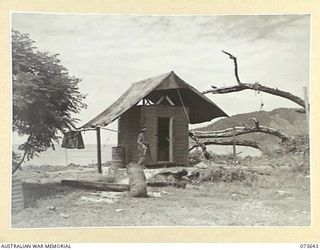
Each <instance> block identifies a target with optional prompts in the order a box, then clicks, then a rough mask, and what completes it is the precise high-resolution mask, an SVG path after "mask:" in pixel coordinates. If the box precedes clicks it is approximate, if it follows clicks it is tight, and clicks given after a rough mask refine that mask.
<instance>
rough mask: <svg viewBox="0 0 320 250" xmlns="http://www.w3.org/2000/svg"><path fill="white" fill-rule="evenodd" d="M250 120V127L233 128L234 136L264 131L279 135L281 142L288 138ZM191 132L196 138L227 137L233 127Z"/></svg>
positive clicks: (275, 130) (230, 134) (229, 135)
mask: <svg viewBox="0 0 320 250" xmlns="http://www.w3.org/2000/svg"><path fill="white" fill-rule="evenodd" d="M252 120H254V126H252V127H248V126H241V127H240V126H239V127H235V128H234V129H235V130H234V133H235V136H239V135H244V134H250V133H265V134H270V135H274V136H277V137H279V138H280V139H281V141H282V142H285V141H287V140H289V139H290V137H289V136H287V135H286V134H284V133H282V132H280V131H279V130H277V129H274V128H270V127H266V126H261V125H260V124H259V121H258V120H257V119H255V118H252ZM192 132H193V134H194V135H195V136H196V137H197V138H198V139H204V138H227V137H232V136H233V128H227V129H224V130H218V131H192Z"/></svg>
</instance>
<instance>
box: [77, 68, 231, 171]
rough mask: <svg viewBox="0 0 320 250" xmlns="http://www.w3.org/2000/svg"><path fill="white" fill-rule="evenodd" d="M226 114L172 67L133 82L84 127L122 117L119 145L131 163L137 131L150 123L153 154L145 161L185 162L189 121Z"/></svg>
mask: <svg viewBox="0 0 320 250" xmlns="http://www.w3.org/2000/svg"><path fill="white" fill-rule="evenodd" d="M223 116H227V114H226V113H225V112H223V111H222V110H221V109H220V108H219V107H218V106H217V105H216V104H214V103H213V102H212V101H211V100H210V99H208V98H207V97H206V96H204V95H203V94H201V93H200V92H199V91H198V90H196V89H195V88H193V87H192V86H191V85H189V84H188V83H186V82H185V81H183V80H182V79H181V78H179V77H178V76H177V75H176V74H175V73H174V72H173V71H172V72H170V73H167V74H163V75H160V76H157V77H153V78H148V79H146V80H143V81H140V82H136V83H133V84H132V85H131V87H130V88H129V89H128V90H127V91H126V92H125V93H124V94H123V95H122V96H121V97H120V98H119V99H118V100H116V101H115V102H114V103H113V104H112V105H111V106H110V107H108V108H107V109H106V110H104V111H103V112H102V113H101V114H99V115H98V116H96V117H95V118H93V119H92V120H91V121H89V122H88V123H86V124H85V125H84V126H82V128H83V129H89V128H99V127H104V126H107V125H108V124H110V123H111V122H113V121H115V120H116V119H118V145H119V146H121V147H123V149H124V152H125V154H124V155H125V159H124V162H125V163H129V162H131V161H138V158H139V157H138V150H137V135H138V134H139V132H140V130H141V128H142V127H147V129H148V130H147V131H146V138H147V140H148V143H149V145H150V154H149V157H147V159H146V161H145V165H146V166H163V165H166V166H170V165H180V166H181V165H186V164H187V163H188V141H189V140H188V125H189V124H195V123H202V122H206V121H210V120H212V119H214V118H217V117H223ZM97 132H99V130H97ZM99 133H100V132H99ZM98 137H99V136H98ZM99 140H100V139H99V138H98V141H99ZM98 157H99V155H98ZM98 163H99V159H98Z"/></svg>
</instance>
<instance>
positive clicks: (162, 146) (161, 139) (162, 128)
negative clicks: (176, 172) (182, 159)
mask: <svg viewBox="0 0 320 250" xmlns="http://www.w3.org/2000/svg"><path fill="white" fill-rule="evenodd" d="M172 121H173V120H172V118H169V117H158V161H168V162H169V161H170V162H172V161H173V159H172V158H173V157H172V155H173V154H172Z"/></svg>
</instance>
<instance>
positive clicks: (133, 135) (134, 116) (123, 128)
mask: <svg viewBox="0 0 320 250" xmlns="http://www.w3.org/2000/svg"><path fill="white" fill-rule="evenodd" d="M140 117H141V116H140V108H139V107H137V106H135V107H132V108H131V109H129V110H128V111H126V112H125V113H124V114H123V115H122V116H121V117H120V119H119V121H118V131H119V133H118V144H119V145H120V146H123V147H125V158H126V160H125V162H126V164H128V163H129V162H131V161H138V150H137V135H138V134H139V132H140V126H141V123H140V120H141V119H140Z"/></svg>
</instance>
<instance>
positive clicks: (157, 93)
mask: <svg viewBox="0 0 320 250" xmlns="http://www.w3.org/2000/svg"><path fill="white" fill-rule="evenodd" d="M163 94H166V95H167V96H168V97H169V98H170V99H171V100H172V101H173V102H174V104H175V105H177V106H185V107H188V108H189V118H190V123H191V124H195V123H201V122H205V121H210V120H212V119H214V118H217V117H222V116H228V115H227V114H226V113H225V112H224V111H222V110H221V109H220V108H219V107H218V106H217V105H216V104H214V103H213V102H212V101H211V100H210V99H209V98H207V97H206V96H205V95H203V94H202V93H201V92H199V91H198V90H197V89H195V88H194V87H192V86H191V85H189V84H188V83H186V82H185V81H183V80H182V79H181V78H179V77H178V76H177V75H176V74H175V73H174V72H173V71H171V72H170V73H166V74H162V75H159V76H157V77H152V78H148V79H145V80H142V81H139V82H135V83H133V84H132V85H131V87H130V88H129V89H128V90H127V91H126V92H125V93H123V95H122V96H120V97H119V99H117V100H116V101H115V102H114V103H113V104H112V105H111V106H109V107H108V108H107V109H105V110H104V111H103V112H102V113H100V114H99V115H98V116H96V117H95V118H93V119H92V120H90V121H89V122H87V123H86V124H84V125H83V126H82V128H90V127H97V126H107V125H108V124H110V123H111V122H113V121H114V120H116V119H117V118H119V117H120V116H121V115H122V114H123V113H124V112H126V111H127V110H128V109H130V108H131V107H133V106H135V105H136V104H137V103H139V101H140V100H142V99H144V98H145V99H148V100H150V101H152V102H153V103H156V102H157V101H158V100H159V99H160V98H161V97H162V96H163Z"/></svg>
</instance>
